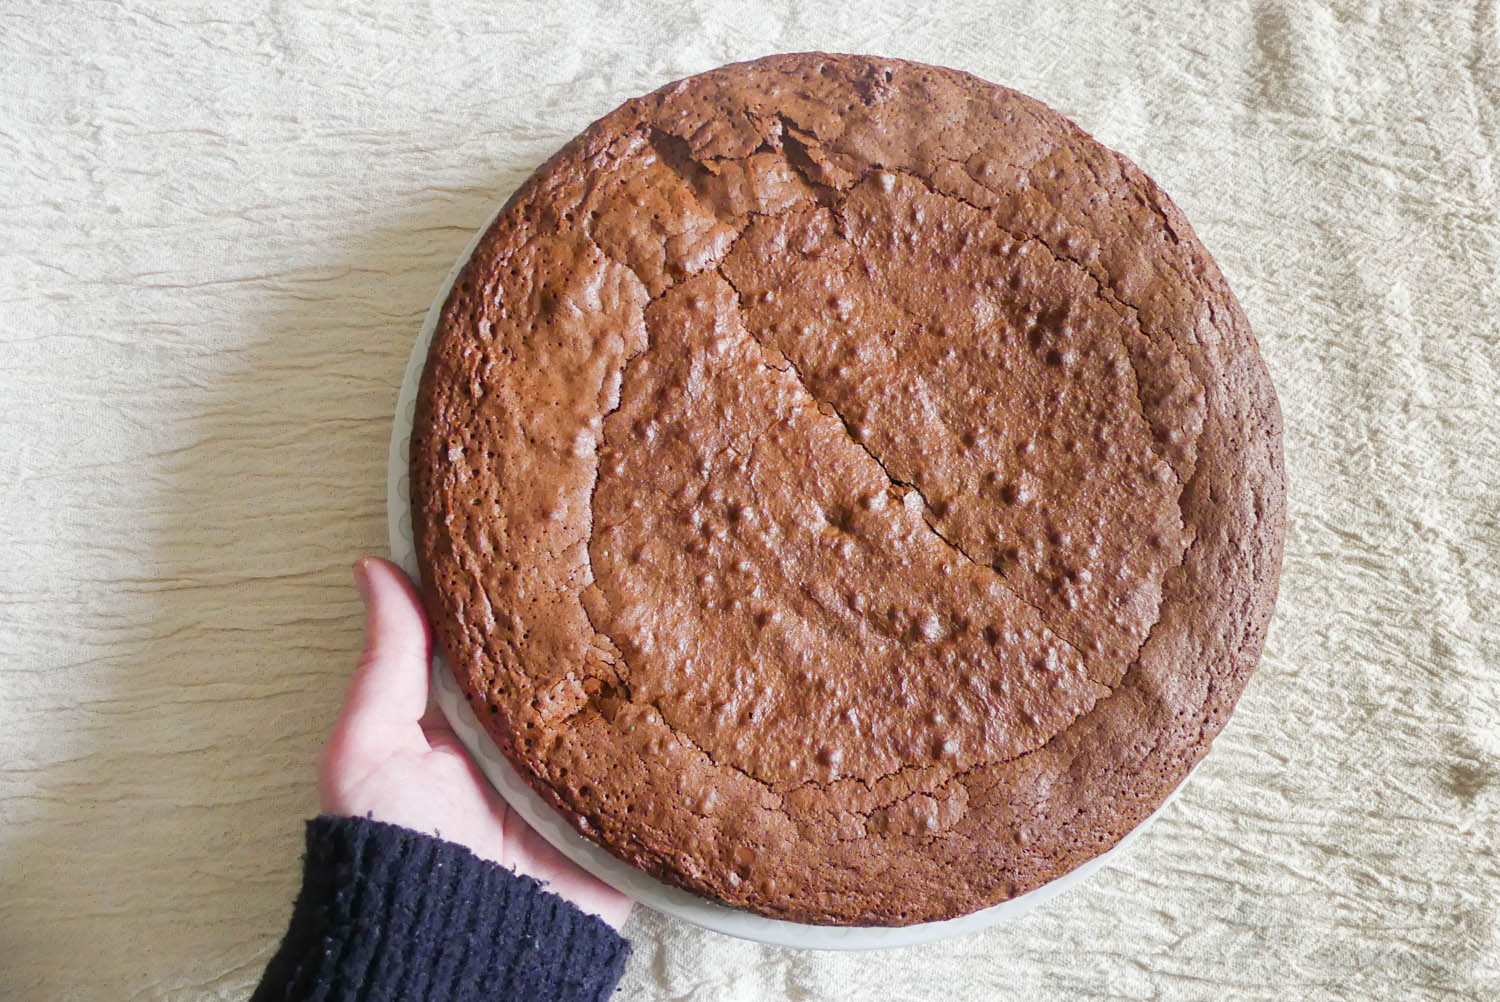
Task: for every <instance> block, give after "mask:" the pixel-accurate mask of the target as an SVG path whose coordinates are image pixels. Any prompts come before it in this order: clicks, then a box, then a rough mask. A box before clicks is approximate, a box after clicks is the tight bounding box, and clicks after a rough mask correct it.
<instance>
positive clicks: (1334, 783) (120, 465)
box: [0, 0, 1500, 1002]
mask: <svg viewBox="0 0 1500 1002" xmlns="http://www.w3.org/2000/svg"><path fill="white" fill-rule="evenodd" d="M1062 6H1063V5H1058V4H1053V3H1035V4H1010V5H992V6H986V5H983V4H951V5H936V4H935V5H933V7H932V9H930V10H925V9H922V8H920V7H916V6H911V5H905V4H901V3H896V2H889V3H882V4H867V3H849V4H847V5H838V4H815V3H811V2H796V0H765V2H756V3H740V2H728V3H717V4H702V5H690V4H688V5H684V4H678V3H645V2H628V3H618V2H614V3H604V2H600V3H597V4H585V3H573V2H566V0H556V2H549V3H544V4H536V5H527V4H522V3H516V2H507V0H486V2H472V0H471V2H463V3H451V4H414V5H390V7H389V8H388V9H381V8H380V5H366V4H357V3H353V2H348V0H319V2H312V3H285V2H272V3H244V4H224V3H157V4H150V3H145V2H119V3H97V4H86V5H85V4H78V5H61V4H58V5H42V4H31V3H24V2H14V0H9V2H4V3H0V66H3V67H4V69H3V71H0V337H3V349H0V408H3V412H0V413H3V429H4V437H3V443H4V444H3V446H0V674H3V677H0V958H3V959H0V996H3V997H6V998H16V999H54V998H55V999H104V998H110V999H236V998H242V997H244V996H245V995H246V994H247V992H248V990H249V986H250V985H251V984H252V983H253V982H254V981H255V979H256V978H257V976H258V974H259V971H260V968H261V965H262V964H263V963H264V962H265V960H266V958H267V956H268V954H269V952H270V950H271V949H272V946H273V944H274V942H275V940H276V939H277V937H278V936H279V934H280V932H281V931H282V929H283V927H284V923H285V921H286V918H287V916H288V911H289V903H290V899H291V895H292V893H293V891H294V888H295V885H296V879H297V870H298V856H299V852H300V839H301V820H302V819H303V818H304V817H305V816H307V815H308V814H310V813H311V812H312V811H313V810H314V809H315V796H314V768H313V763H314V757H315V754H316V751H317V749H318V747H319V744H320V742H321V739H322V736H323V735H324V733H325V732H326V731H327V730H328V728H329V725H330V723H331V721H332V719H333V716H334V713H335V710H336V707H337V703H338V700H339V697H340V694H341V691H342V688H343V684H344V679H345V677H346V674H347V672H348V670H349V668H350V665H351V662H352V660H353V654H354V651H355V649H356V647H357V644H358V632H359V616H358V613H357V602H356V599H355V595H354V591H353V589H352V588H351V587H350V586H349V572H348V564H349V562H350V560H351V559H352V558H353V557H354V556H356V555H358V554H360V553H362V552H367V551H383V549H384V547H385V514H384V508H383V505H384V462H385V448H386V436H387V433H388V430H389V422H390V419H391V413H392V406H393V403H394V400H395V393H396V387H397V385H398V382H399V380H400V377H401V370H402V364H403V362H404V360H405V358H406V355H407V351H408V349H409V348H410V346H411V342H412V339H413V337H414V336H415V334H416V331H417V328H418V325H419V321H420V318H421V315H422V313H423V312H424V311H425V310H426V308H427V306H428V303H429V301H430V299H431V297H432V295H433V293H434V291H435V289H436V287H437V285H438V284H439V282H440V281H441V279H442V277H443V275H444V273H445V271H446V270H447V268H448V266H449V265H450V263H451V262H452V261H453V259H454V257H455V255H457V254H458V252H459V250H460V249H461V248H462V247H463V245H464V243H465V242H466V241H467V240H468V238H469V235H470V233H471V231H472V230H473V229H474V228H475V227H477V226H478V225H479V224H480V223H481V222H482V221H483V220H484V219H485V217H486V216H487V215H488V214H489V213H490V211H491V210H492V209H493V208H494V207H495V205H496V204H497V202H498V201H500V200H501V199H503V198H504V197H505V196H506V195H507V194H508V193H509V191H510V190H511V189H512V188H513V187H514V186H515V185H516V184H518V183H519V182H520V181H521V180H522V179H523V178H524V177H525V176H526V175H527V174H528V173H529V172H530V171H531V170H532V169H533V168H534V167H535V166H536V165H537V164H538V163H539V162H541V161H542V160H543V159H544V158H545V157H546V156H547V155H548V154H550V153H551V152H552V151H553V150H554V149H555V148H556V147H558V146H559V145H560V144H561V143H562V142H563V141H564V140H566V139H567V138H568V137H570V136H571V135H573V134H574V133H575V132H577V131H578V130H579V129H580V128H582V127H583V126H584V125H586V124H587V123H588V122H589V121H590V120H592V119H593V118H595V117H597V116H599V115H601V114H603V113H604V112H606V111H608V110H609V109H610V108H612V107H614V105H615V104H617V103H618V102H619V101H621V100H622V99H624V98H626V97H629V96H632V95H635V94H637V93H642V92H644V91H647V90H650V89H652V88H654V87H655V86H657V85H659V84H661V83H663V82H665V81H667V80H670V79H673V78H675V77H678V76H682V75H685V74H688V73H692V72H696V71H699V70H704V69H708V68H710V67H713V66H715V65H718V64H720V63H724V62H728V61H732V60H736V59H743V58H747V57H752V56H756V55H760V54H764V53H769V52H773V51H778V50H798V49H808V48H826V49H833V50H843V51H866V52H876V53H882V54H888V55H894V56H903V57H908V58H913V59H919V60H926V61H931V62H939V63H945V64H948V65H952V66H957V67H960V68H963V69H966V70H970V71H973V72H975V73H977V74H979V75H980V76H983V77H986V78H988V79H990V80H994V81H997V82H1000V83H1005V84H1008V85H1011V86H1014V87H1017V88H1019V89H1021V90H1023V91H1026V92H1028V93H1031V94H1033V95H1035V96H1037V97H1040V98H1041V99H1043V100H1045V101H1047V102H1049V103H1051V104H1053V105H1054V106H1056V107H1058V108H1059V109H1061V110H1062V111H1064V112H1065V113H1067V114H1069V115H1071V116H1073V117H1074V118H1076V119H1077V120H1078V121H1079V122H1080V123H1081V124H1082V125H1083V126H1084V127H1085V128H1087V129H1088V130H1090V131H1091V132H1093V133H1094V134H1095V135H1097V136H1098V137H1099V138H1100V139H1101V140H1102V141H1104V142H1105V143H1106V144H1108V145H1110V146H1113V147H1115V148H1117V149H1119V150H1122V151H1124V152H1125V153H1127V154H1128V155H1129V156H1130V157H1132V158H1133V159H1134V160H1135V161H1136V162H1137V163H1139V164H1140V165H1141V166H1142V167H1143V168H1145V169H1146V170H1147V172H1149V173H1150V174H1152V175H1153V176H1154V177H1155V178H1156V179H1157V180H1158V181H1159V182H1161V184H1162V185H1163V186H1164V187H1165V188H1166V189H1167V190H1168V191H1169V192H1170V193H1171V194H1172V196H1173V197H1174V198H1175V199H1176V200H1177V201H1178V203H1179V204H1180V205H1181V206H1182V207H1183V209H1184V210H1185V211H1186V212H1187V215H1188V216H1189V217H1190V218H1191V219H1192V220H1193V222H1194V225H1195V226H1196V227H1197V229H1198V232H1199V234H1200V235H1201V236H1202V238H1203V240H1204V241H1205V242H1206V243H1207V245H1208V246H1209V248H1210V249H1211V250H1212V251H1213V253H1214V254H1215V255H1216V256H1217V258H1218V261H1219V263H1220V265H1221V266H1222V268H1223V270H1224V272H1225V273H1226V274H1227V275H1228V277H1229V280H1230V283H1231V285H1232V286H1233V287H1234V289H1235V290H1236V292H1237V293H1238V295H1239V297H1240V299H1241V301H1242V302H1243V303H1244V306H1245V309H1246V311H1247V312H1248V313H1249V316H1250V318H1251V321H1252V323H1253V325H1254V327H1255V330H1256V331H1257V333H1258V335H1259V338H1260V343H1261V348H1262V350H1263V352H1264V354H1265V357H1266V360H1267V362H1268V364H1269V366H1270V369H1271V372H1272V374H1273V376H1274V377H1275V380H1276V384H1277V387H1278V389H1279V391H1280V395H1281V403H1282V407H1283V409H1284V411H1285V416H1286V454H1287V466H1288V473H1289V478H1290V483H1291V496H1290V524H1289V529H1288V535H1287V547H1286V568H1285V576H1284V579H1283V582H1282V587H1281V599H1280V603H1279V605H1278V608H1277V612H1276V618H1275V621H1274V624H1273V627H1272V630H1271V637H1270V643H1269V647H1268V650H1267V653H1266V657H1265V660H1264V663H1263V665H1262V668H1261V670H1260V672H1259V674H1258V675H1257V676H1256V678H1255V680H1254V682H1253V683H1252V684H1251V686H1250V688H1249V690H1248V691H1247V693H1246V694H1245V697H1244V699H1243V701H1242V702H1241V704H1240V709H1239V711H1238V713H1237V714H1236V715H1235V717H1234V719H1233V721H1232V722H1231V724H1230V725H1229V727H1228V729H1227V730H1226V731H1225V732H1224V734H1223V736H1222V738H1221V739H1220V741H1219V743H1218V745H1217V746H1216V749H1215V752H1214V754H1213V755H1212V756H1211V758H1210V759H1209V760H1208V762H1207V763H1206V764H1205V766H1204V767H1203V768H1202V769H1201V770H1200V773H1199V775H1198V776H1197V777H1196V778H1195V780H1194V782H1193V783H1192V784H1191V786H1190V787H1189V789H1188V790H1187V791H1186V793H1185V795H1184V796H1183V797H1182V798H1181V799H1180V800H1179V802H1178V803H1176V804H1175V805H1174V806H1173V807H1172V808H1171V809H1170V811H1169V812H1168V813H1167V814H1166V815H1165V817H1164V818H1163V820H1162V821H1161V822H1160V823H1159V824H1158V825H1157V826H1156V827H1155V828H1153V829H1152V830H1151V831H1150V832H1149V833H1148V834H1147V835H1146V836H1145V837H1144V838H1142V839H1141V840H1139V841H1138V842H1137V843H1136V845H1135V846H1133V847H1132V849H1131V850H1129V851H1128V853H1127V854H1126V856H1125V858H1124V859H1123V860H1122V861H1121V862H1120V863H1119V864H1118V865H1116V866H1114V867H1112V868H1110V869H1108V870H1106V871H1105V872H1104V873H1103V875H1101V876H1099V877H1098V878H1096V879H1094V880H1092V881H1091V882H1090V883H1088V884H1087V885H1086V886H1084V887H1083V888H1081V889H1079V890H1076V891H1073V892H1070V893H1069V894H1067V895H1066V896H1064V897H1063V898H1061V899H1059V900H1058V901H1056V902H1055V903H1053V904H1051V905H1049V906H1047V907H1046V908H1045V909H1044V910H1042V911H1040V912H1037V913H1034V914H1033V915H1031V916H1029V917H1027V918H1025V919H1023V920H1020V921H1017V922H1015V923H1013V924H1011V925H1007V926H1005V927H1003V928H997V929H994V930H993V931H990V932H988V933H985V934H982V935H977V936H973V937H971V938H967V939H963V940H959V941H953V942H947V943H943V944H939V945H935V946H930V947H923V948H917V949H911V950H906V951H898V952H892V953H887V954H874V955H831V954H814V953H799V952H789V951H783V950H777V949H770V948H761V947H757V946H755V945H752V944H749V943H744V942H738V941H733V940H729V939H726V938H723V937H720V936H717V935H712V934H708V933H703V932H698V931H695V930H694V929H691V928H687V927H684V926H682V925H679V924H677V923H675V922H673V921H669V920H666V919H663V918H661V917H659V916H656V915H652V914H646V913H639V914H637V916H636V917H634V918H633V919H632V920H631V923H630V926H629V929H628V933H629V935H630V937H631V938H632V939H633V940H634V942H635V957H634V959H633V961H632V963H631V966H630V970H629V974H628V975H627V977H626V979H625V982H624V984H623V988H622V992H621V994H620V996H618V997H620V998H622V999H628V1000H632V1002H633V1000H647V999H651V1000H658V999H677V1000H694V1002H707V1000H715V1002H717V1000H731V1002H737V1000H761V999H833V1000H864V999H892V1000H924V1002H925V1000H942V1002H953V1000H964V999H985V1000H990V999H1000V1000H1010V999H1053V998H1069V999H1104V998H1128V999H1148V998H1151V999H1201V998H1216V999H1277V1000H1280V999H1299V1000H1323V999H1364V998H1371V997H1377V998H1393V999H1394V998H1399V999H1495V998H1497V997H1500V929H1497V916H1500V857H1497V855H1496V852H1497V847H1500V832H1497V822H1500V764H1497V763H1500V625H1497V622H1496V620H1497V614H1496V608H1495V607H1496V604H1497V599H1500V416H1497V411H1496V407H1497V402H1500V401H1497V396H1500V394H1497V389H1496V387H1497V384H1500V330H1497V328H1500V229H1497V223H1500V215H1497V208H1500V189H1497V179H1496V170H1497V156H1500V107H1497V102H1500V14H1497V11H1496V5H1495V4H1494V3H1493V2H1492V0H1484V2H1477V0H1451V2H1450V0H1425V2H1410V3H1399V4H1397V3H1384V4H1382V3H1376V2H1355V0H1344V2H1313V0H1289V2H1281V3H1277V2H1267V3H1256V4H1241V5H1230V4H1213V5H1204V7H1205V8H1207V7H1211V8H1212V11H1211V12H1209V11H1208V10H1207V9H1202V8H1200V6H1199V5H1198V4H1195V3H1192V2H1189V0H1166V2H1163V3H1159V4H1155V3H1154V4H1141V3H1134V2H1129V0H1107V2H1104V3H1102V4H1099V5H1089V6H1088V7H1087V8H1086V9H1085V7H1084V6H1082V5H1080V6H1079V8H1078V9H1077V10H1076V11H1072V12H1069V11H1067V10H1064V9H1061V8H1062ZM367 8H368V9H367Z"/></svg>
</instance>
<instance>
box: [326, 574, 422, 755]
mask: <svg viewBox="0 0 1500 1002" xmlns="http://www.w3.org/2000/svg"><path fill="white" fill-rule="evenodd" d="M354 582H355V584H356V586H357V587H358V588H359V593H360V596H361V597H362V598H363V599H364V603H365V646H364V651H363V653H361V654H360V657H359V665H358V667H356V668H355V670H354V677H353V678H352V679H350V681H349V690H348V694H347V695H346V696H345V697H344V708H343V711H342V712H341V713H340V714H339V720H338V723H337V724H336V725H335V727H334V731H333V736H332V737H331V738H330V739H329V742H328V748H327V750H326V752H325V754H324V770H325V775H326V774H327V773H328V772H337V771H338V770H339V769H340V767H341V765H342V764H343V763H347V762H350V761H356V762H357V761H365V760H367V759H368V757H369V756H370V755H373V754H381V753H385V752H389V751H393V750H397V749H398V748H405V747H410V746H417V747H419V748H422V749H425V747H426V739H425V738H423V737H422V729H421V727H420V725H419V724H418V723H417V722H418V721H419V720H420V719H421V717H422V713H423V711H424V710H425V709H426V708H427V673H428V666H429V665H430V663H431V660H432V658H431V651H432V635H431V632H430V630H429V628H428V625H427V617H426V616H424V615H423V613H422V604H421V601H420V599H418V597H417V593H416V589H415V588H413V587H412V584H411V581H409V580H408V579H407V577H406V575H405V574H404V573H402V571H401V569H400V568H399V567H397V566H396V565H395V564H393V563H391V562H390V561H388V560H380V559H377V558H375V557H363V558H361V559H360V560H357V561H355V564H354Z"/></svg>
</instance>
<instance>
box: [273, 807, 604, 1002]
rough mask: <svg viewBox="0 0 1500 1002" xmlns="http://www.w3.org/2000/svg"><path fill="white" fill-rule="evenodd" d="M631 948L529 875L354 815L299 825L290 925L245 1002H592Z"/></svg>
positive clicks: (418, 835)
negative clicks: (303, 850) (303, 830)
mask: <svg viewBox="0 0 1500 1002" xmlns="http://www.w3.org/2000/svg"><path fill="white" fill-rule="evenodd" d="M629 952H630V948H629V945H628V944H627V943H626V942H625V940H623V939H621V938H620V936H619V934H617V933H616V932H615V931H614V930H613V929H611V928H610V927H609V925H608V924H606V923H605V922H604V921H603V920H601V919H599V918H596V917H594V916H592V915H587V914H585V913H584V912H582V911H580V910H578V909H577V908H575V907H574V906H573V905H571V904H569V903H568V902H566V901H564V900H563V899H562V898H560V897H558V896H557V895H555V894H552V893H550V892H548V891H546V890H544V889H543V888H542V886H541V885H540V884H538V883H537V882H536V881H535V880H532V879H531V878H530V877H524V876H518V875H516V874H514V873H512V872H511V871H509V870H507V869H505V868H503V867H500V866H497V865H495V864H494V863H491V862H488V861H487V860H483V859H480V858H479V857H478V856H475V855H474V854H473V853H472V852H470V851H469V850H468V849H466V848H464V847H463V846H460V845H455V844H454V843H452V842H444V841H442V840H441V839H436V838H431V837H429V836H426V835H420V834H418V833H417V832H414V831H409V830H407V829H405V828H398V827H396V826H395V825H388V824H385V823H383V822H380V821H370V820H367V819H364V818H340V817H326V816H325V817H319V818H314V819H313V820H312V821H309V822H308V823H307V855H306V857H305V858H304V860H303V872H302V890H301V892H300V893H299V894H298V895H297V902H296V904H295V905H294V906H293V908H292V921H291V926H290V927H289V928H288V929H287V933H286V938H285V939H283V940H282V942H281V947H280V949H278V950H277V951H276V955H275V956H274V957H272V958H271V962H270V964H269V965H267V967H266V973H265V975H264V976H263V977H262V979H261V983H260V986H259V987H258V988H257V989H256V990H255V994H254V995H253V996H251V1002H273V1000H275V1002H293V1000H296V1002H301V1000H304V999H318V1000H327V1002H340V1000H345V999H348V1000H353V999H361V1000H365V999H368V1000H371V1002H386V1000H395V999H402V1000H422V999H430V1000H433V1002H438V1000H442V1002H471V1000H474V1002H477V1000H480V999H483V1000H485V1002H510V1000H521V999H524V1000H526V1002H599V1000H602V999H605V998H608V997H609V995H610V994H611V993H612V992H613V991H614V987H615V984H616V983H617V982H618V981H619V980H620V975H621V973H622V972H623V971H624V968H625V958H626V956H627V955H628V954H629Z"/></svg>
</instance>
